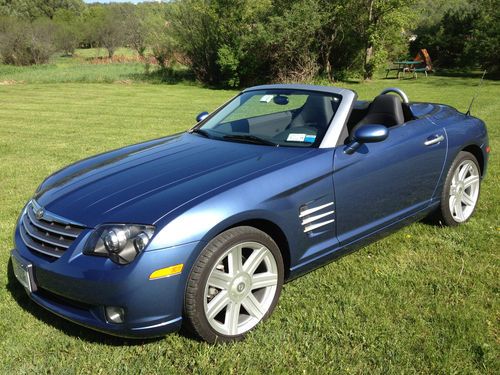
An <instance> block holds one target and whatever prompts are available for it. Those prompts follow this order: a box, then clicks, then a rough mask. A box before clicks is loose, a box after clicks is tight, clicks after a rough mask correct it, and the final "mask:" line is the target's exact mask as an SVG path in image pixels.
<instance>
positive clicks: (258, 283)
mask: <svg viewBox="0 0 500 375" xmlns="http://www.w3.org/2000/svg"><path fill="white" fill-rule="evenodd" d="M277 284H278V275H277V274H275V273H271V272H263V273H257V274H254V276H253V278H252V290H254V289H260V288H266V287H270V286H275V285H277Z"/></svg>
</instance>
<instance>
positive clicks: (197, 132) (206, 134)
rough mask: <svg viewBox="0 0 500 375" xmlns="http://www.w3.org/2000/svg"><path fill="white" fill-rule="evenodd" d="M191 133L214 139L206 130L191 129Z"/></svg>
mask: <svg viewBox="0 0 500 375" xmlns="http://www.w3.org/2000/svg"><path fill="white" fill-rule="evenodd" d="M189 133H191V134H192V133H196V134H199V135H202V136H204V137H206V138H212V136H211V135H210V133H209V132H207V131H206V130H203V129H200V128H194V129H191V130H190V131H189Z"/></svg>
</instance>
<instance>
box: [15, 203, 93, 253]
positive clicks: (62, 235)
mask: <svg viewBox="0 0 500 375" xmlns="http://www.w3.org/2000/svg"><path fill="white" fill-rule="evenodd" d="M38 210H41V211H42V213H43V215H41V216H39V215H40V213H39V212H38ZM54 217H56V215H53V214H51V213H50V212H45V211H43V209H41V207H40V206H39V205H38V203H36V202H35V201H31V202H30V203H29V204H28V206H27V207H26V212H25V213H24V214H23V216H22V218H21V225H20V226H19V232H20V234H21V239H22V240H23V242H24V244H25V245H26V246H27V247H28V248H30V249H31V250H33V251H36V252H39V253H42V254H45V255H48V256H51V257H54V258H60V257H61V256H62V255H63V254H64V252H65V250H66V249H68V248H69V247H70V246H71V244H72V243H73V241H74V240H75V239H76V237H78V236H79V235H80V233H81V232H82V231H83V230H84V229H85V228H84V227H83V226H77V225H76V224H75V223H73V222H71V221H70V220H67V221H65V219H64V218H61V217H59V216H57V221H56V220H54Z"/></svg>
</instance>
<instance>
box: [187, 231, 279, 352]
mask: <svg viewBox="0 0 500 375" xmlns="http://www.w3.org/2000/svg"><path fill="white" fill-rule="evenodd" d="M283 275H284V267H283V259H282V256H281V252H280V250H279V248H278V246H277V245H276V243H275V242H274V241H273V240H272V238H271V237H269V236H268V235H267V234H266V233H264V232H262V231H260V230H258V229H256V228H253V227H247V226H242V227H236V228H232V229H229V230H227V231H225V232H223V233H221V234H219V235H218V236H216V237H215V238H214V239H213V240H212V241H210V242H209V243H208V245H207V246H206V247H205V248H204V249H203V251H202V253H201V254H200V256H199V257H198V259H197V261H196V263H195V265H194V267H193V269H192V270H191V274H190V275H189V280H188V284H187V289H186V296H185V303H184V310H185V315H186V318H187V322H188V324H189V326H190V328H191V329H192V330H193V331H194V332H195V333H196V334H197V335H198V336H199V337H201V338H202V339H203V340H205V341H208V342H211V343H213V342H216V341H217V342H227V341H235V340H240V339H242V338H243V337H244V336H245V334H246V333H247V332H248V331H250V330H251V329H252V328H253V327H255V326H256V325H257V324H258V323H260V322H261V321H263V320H265V319H266V318H267V317H268V316H269V315H270V314H271V312H272V311H273V309H274V307H275V306H276V304H277V302H278V299H279V296H280V293H281V288H282V285H283Z"/></svg>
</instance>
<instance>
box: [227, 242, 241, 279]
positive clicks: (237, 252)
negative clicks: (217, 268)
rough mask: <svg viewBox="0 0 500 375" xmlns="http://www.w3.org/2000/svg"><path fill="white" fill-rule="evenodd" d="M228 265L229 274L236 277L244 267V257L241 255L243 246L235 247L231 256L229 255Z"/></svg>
mask: <svg viewBox="0 0 500 375" xmlns="http://www.w3.org/2000/svg"><path fill="white" fill-rule="evenodd" d="M227 264H228V267H229V274H231V275H233V276H234V275H236V274H237V273H238V272H240V271H241V268H242V267H243V255H242V253H241V246H235V247H234V248H233V249H232V250H231V251H230V252H229V254H227Z"/></svg>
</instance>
